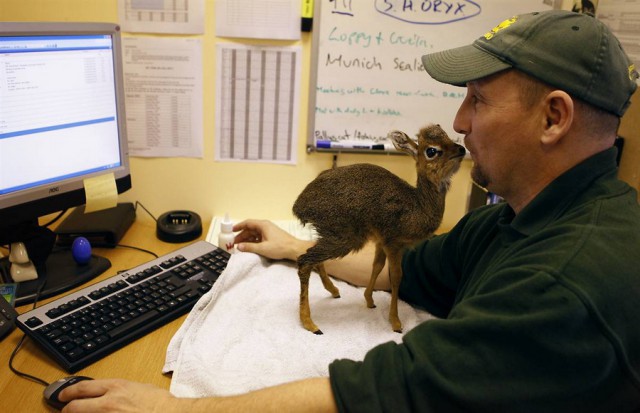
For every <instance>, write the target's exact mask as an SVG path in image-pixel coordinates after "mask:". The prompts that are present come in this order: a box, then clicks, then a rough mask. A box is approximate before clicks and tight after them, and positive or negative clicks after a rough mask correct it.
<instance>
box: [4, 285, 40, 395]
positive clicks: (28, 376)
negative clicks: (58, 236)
mask: <svg viewBox="0 0 640 413" xmlns="http://www.w3.org/2000/svg"><path fill="white" fill-rule="evenodd" d="M46 283H47V281H46V280H44V281H43V282H42V284H40V287H38V291H36V297H35V299H34V301H33V309H35V308H36V306H37V305H38V299H39V298H40V293H41V292H42V289H43V288H44V285H45V284H46ZM25 338H27V335H26V334H23V335H22V338H21V339H20V341H18V344H17V345H16V348H14V349H13V352H12V353H11V357H9V370H11V371H12V372H13V373H14V374H15V375H16V376H18V377H21V378H23V379H27V380H31V381H33V382H35V383H38V384H42V385H43V386H44V387H47V386H48V385H49V384H50V383H48V382H47V381H45V380H43V379H41V378H39V377H36V376H32V375H31V374H27V373H24V372H22V371H19V370H18V369H16V368H15V367H13V359H14V358H15V357H16V354H18V351H19V350H20V348H21V347H22V343H24V339H25Z"/></svg>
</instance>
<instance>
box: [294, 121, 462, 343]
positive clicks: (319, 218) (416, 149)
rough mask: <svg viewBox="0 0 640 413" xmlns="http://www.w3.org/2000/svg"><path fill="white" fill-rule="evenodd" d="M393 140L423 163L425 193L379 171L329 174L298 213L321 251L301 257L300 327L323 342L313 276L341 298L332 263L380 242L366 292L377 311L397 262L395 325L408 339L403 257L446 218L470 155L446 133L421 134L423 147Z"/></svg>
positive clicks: (302, 199)
mask: <svg viewBox="0 0 640 413" xmlns="http://www.w3.org/2000/svg"><path fill="white" fill-rule="evenodd" d="M388 138H389V139H390V140H391V141H392V142H393V144H394V146H395V147H396V149H398V150H399V151H403V152H406V153H407V154H409V155H411V156H412V157H413V159H414V160H415V164H416V171H417V185H416V186H415V187H414V186H412V185H410V184H409V183H407V182H406V181H404V180H403V179H401V178H399V177H398V176H396V175H394V174H393V173H391V172H389V171H388V170H386V169H385V168H382V167H380V166H376V165H372V164H366V163H364V164H355V165H349V166H342V167H338V168H334V169H330V170H327V171H324V172H322V173H321V174H320V175H318V177H317V178H316V179H314V180H313V181H312V182H311V183H309V184H308V185H307V187H306V188H305V189H304V190H303V191H302V193H301V194H300V195H299V196H298V199H297V200H296V202H295V203H294V205H293V213H294V214H295V216H296V217H298V219H300V221H301V222H302V223H303V224H312V225H313V226H314V227H315V229H316V231H317V233H318V240H317V243H316V244H315V245H314V246H313V247H311V248H309V249H308V250H307V251H306V252H305V253H304V254H302V255H300V256H299V257H298V261H297V264H298V276H299V277H300V320H301V322H302V325H303V326H304V328H305V329H307V330H309V331H311V332H313V333H315V334H322V331H320V329H319V328H318V327H317V326H316V325H315V323H314V322H313V320H312V319H311V310H310V308H309V276H310V274H311V271H312V270H314V269H315V270H317V271H318V273H319V274H320V278H321V280H322V283H323V285H324V287H325V289H326V290H327V291H329V292H330V293H331V294H332V295H333V297H336V298H337V297H339V296H340V293H339V291H338V289H337V288H336V287H335V286H334V285H333V283H332V282H331V279H330V278H329V276H328V275H327V272H326V271H325V268H324V265H323V263H324V261H327V260H331V259H335V258H341V257H344V256H346V255H347V254H349V253H350V252H352V251H358V250H360V249H362V247H364V245H365V244H366V243H367V242H369V241H372V242H373V243H374V244H375V258H374V260H373V268H372V271H371V279H370V280H369V284H368V285H367V288H366V290H365V292H364V296H365V300H366V302H367V306H368V307H369V308H373V307H375V305H374V302H373V296H372V295H373V286H374V284H375V282H376V278H377V277H378V274H379V273H380V271H381V270H382V268H383V267H384V265H385V260H388V261H389V277H390V282H391V306H390V309H389V321H390V322H391V326H392V328H393V330H394V331H397V332H402V323H401V322H400V318H399V317H398V288H399V286H400V280H401V279H402V267H401V261H402V253H403V251H404V250H405V249H406V248H407V247H409V246H411V245H414V244H415V243H417V242H418V241H421V240H423V239H426V238H428V237H430V236H431V235H432V234H433V232H434V231H435V230H436V229H437V228H438V226H439V225H440V223H441V221H442V215H443V213H444V203H445V195H446V193H447V190H448V189H449V184H450V182H451V177H452V176H453V174H454V173H455V172H456V171H457V170H458V168H459V167H460V162H461V161H462V159H463V158H464V155H465V149H464V147H462V146H461V145H458V144H456V143H455V142H453V141H452V140H451V139H450V138H449V137H448V136H447V134H446V132H445V131H444V130H442V128H440V126H438V125H430V126H427V127H425V128H422V129H421V130H420V133H419V134H418V142H417V143H416V142H415V141H414V140H412V139H411V138H409V137H408V136H407V135H406V134H405V133H403V132H400V131H392V132H390V133H389V134H388Z"/></svg>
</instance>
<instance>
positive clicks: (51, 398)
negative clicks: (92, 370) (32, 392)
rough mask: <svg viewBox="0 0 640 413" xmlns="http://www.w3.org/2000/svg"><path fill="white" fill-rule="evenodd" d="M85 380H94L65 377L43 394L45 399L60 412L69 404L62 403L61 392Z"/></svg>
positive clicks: (85, 377)
mask: <svg viewBox="0 0 640 413" xmlns="http://www.w3.org/2000/svg"><path fill="white" fill-rule="evenodd" d="M83 380H93V379H92V378H91V377H87V376H69V377H64V378H62V379H60V380H57V381H54V382H53V383H51V384H50V385H48V386H47V387H46V388H45V389H44V392H43V396H44V399H45V400H46V402H47V403H49V405H51V406H53V407H54V408H56V409H58V410H62V408H63V407H64V406H66V404H67V402H62V401H60V400H59V399H58V395H59V394H60V392H61V391H62V390H64V389H66V388H67V387H69V386H71V385H74V384H76V383H78V382H79V381H83Z"/></svg>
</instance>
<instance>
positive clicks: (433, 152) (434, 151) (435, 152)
mask: <svg viewBox="0 0 640 413" xmlns="http://www.w3.org/2000/svg"><path fill="white" fill-rule="evenodd" d="M424 153H425V154H426V155H427V159H433V158H435V157H436V156H440V155H442V151H441V150H440V149H439V148H434V147H433V146H430V147H428V148H427V149H426V150H425V151H424Z"/></svg>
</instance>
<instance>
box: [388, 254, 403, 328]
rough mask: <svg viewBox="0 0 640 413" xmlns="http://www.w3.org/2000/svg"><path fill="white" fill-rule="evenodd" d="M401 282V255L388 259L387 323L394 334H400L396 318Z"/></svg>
mask: <svg viewBox="0 0 640 413" xmlns="http://www.w3.org/2000/svg"><path fill="white" fill-rule="evenodd" d="M401 280H402V254H396V255H395V256H394V257H389V281H390V282H391V304H390V306H389V322H390V323H391V328H393V331H395V332H396V333H402V322H401V321H400V317H398V290H399V289H400V281H401Z"/></svg>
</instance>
